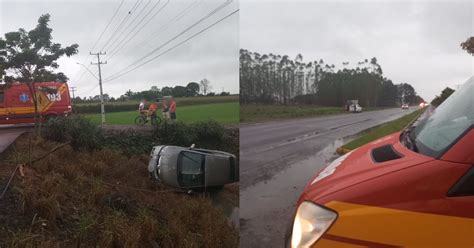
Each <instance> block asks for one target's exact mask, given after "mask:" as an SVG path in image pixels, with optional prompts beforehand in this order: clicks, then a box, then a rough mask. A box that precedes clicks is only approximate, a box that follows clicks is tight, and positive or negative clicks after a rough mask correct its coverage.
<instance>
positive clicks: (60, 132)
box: [43, 115, 103, 150]
mask: <svg viewBox="0 0 474 248" xmlns="http://www.w3.org/2000/svg"><path fill="white" fill-rule="evenodd" d="M43 137H44V138H46V139H49V140H52V141H56V142H62V143H65V142H71V146H72V147H73V148H74V149H75V150H79V149H86V150H93V149H97V148H100V147H101V144H102V141H103V136H102V132H101V129H100V128H99V127H97V126H96V125H95V124H93V123H92V122H91V121H90V120H88V119H86V118H84V117H82V116H77V115H73V116H70V117H58V118H54V119H51V120H49V121H48V122H47V123H46V124H45V126H44V130H43Z"/></svg>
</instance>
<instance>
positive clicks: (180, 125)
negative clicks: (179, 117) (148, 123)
mask: <svg viewBox="0 0 474 248" xmlns="http://www.w3.org/2000/svg"><path fill="white" fill-rule="evenodd" d="M194 136H195V133H194V132H193V130H192V128H191V127H190V126H189V125H187V124H185V123H184V122H181V121H178V122H167V121H164V122H162V123H161V124H160V125H158V126H157V127H156V129H155V131H154V137H155V138H156V139H158V140H159V143H160V144H167V145H175V146H190V145H191V144H192V143H193V141H194V140H195V138H194Z"/></svg>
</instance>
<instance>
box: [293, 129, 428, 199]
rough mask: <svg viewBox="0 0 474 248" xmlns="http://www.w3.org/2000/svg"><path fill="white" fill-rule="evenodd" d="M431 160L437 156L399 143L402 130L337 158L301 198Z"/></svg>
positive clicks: (329, 192)
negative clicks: (428, 154)
mask: <svg viewBox="0 0 474 248" xmlns="http://www.w3.org/2000/svg"><path fill="white" fill-rule="evenodd" d="M432 160H434V158H431V157H428V156H425V155H422V154H419V153H416V152H413V151H411V150H409V149H407V148H406V147H405V146H404V145H403V144H401V143H400V133H395V134H392V135H389V136H386V137H384V138H381V139H379V140H376V141H374V142H372V143H369V144H367V145H365V146H362V147H360V148H358V149H356V150H354V151H353V152H350V153H349V154H346V155H344V156H342V157H340V158H339V159H336V160H335V161H334V162H333V163H331V164H330V165H328V166H327V167H326V168H324V169H323V170H322V171H320V172H319V173H318V174H317V175H316V176H315V178H313V179H312V180H311V181H310V182H309V183H308V185H307V186H306V188H305V190H304V193H303V195H302V196H301V198H300V201H302V200H303V199H313V200H317V199H319V198H321V197H323V196H327V195H329V194H332V193H335V192H337V191H340V190H343V189H345V188H347V187H350V186H353V185H355V184H358V183H361V182H364V181H367V180H370V179H373V178H376V177H381V176H383V175H385V174H388V173H391V172H394V171H397V170H401V169H405V168H408V167H411V166H416V165H420V164H423V163H426V162H429V161H432Z"/></svg>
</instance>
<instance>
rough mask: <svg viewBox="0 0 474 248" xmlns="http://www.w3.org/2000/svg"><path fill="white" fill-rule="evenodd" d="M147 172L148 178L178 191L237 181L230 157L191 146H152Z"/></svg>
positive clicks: (237, 171) (220, 152)
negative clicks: (178, 189)
mask: <svg viewBox="0 0 474 248" xmlns="http://www.w3.org/2000/svg"><path fill="white" fill-rule="evenodd" d="M148 172H149V173H150V176H151V178H152V179H154V180H156V181H158V182H162V183H165V184H167V185H170V186H173V187H177V188H182V189H193V188H207V187H219V186H223V185H225V184H229V183H233V182H237V181H239V164H238V161H237V158H236V157H235V156H234V155H232V154H230V153H227V152H222V151H215V150H207V149H197V148H192V147H191V148H187V147H181V146H155V147H153V149H152V151H151V158H150V162H149V163H148Z"/></svg>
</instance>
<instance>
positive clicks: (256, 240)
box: [240, 107, 417, 247]
mask: <svg viewBox="0 0 474 248" xmlns="http://www.w3.org/2000/svg"><path fill="white" fill-rule="evenodd" d="M416 109H417V108H414V107H412V108H410V110H402V109H399V108H394V109H386V110H379V111H370V112H363V113H359V114H343V115H336V116H327V117H318V118H308V119H299V120H284V121H274V122H268V123H261V124H251V125H244V126H241V127H240V179H241V180H240V247H283V244H284V234H285V230H286V227H287V225H288V223H289V221H290V218H291V215H292V214H293V211H294V210H293V209H294V203H295V202H296V200H297V198H298V196H299V195H300V193H301V192H302V190H303V188H304V186H305V185H306V183H307V182H308V181H309V180H310V179H311V178H312V177H313V176H314V174H315V172H316V171H318V170H319V169H320V168H321V167H322V166H324V165H325V164H326V163H327V162H328V161H331V160H333V159H334V158H335V157H336V155H335V153H334V152H335V150H336V148H337V147H339V146H341V145H343V144H345V143H346V142H347V141H348V140H350V139H351V136H352V137H353V136H354V135H356V134H357V133H359V132H360V131H363V130H365V129H367V128H370V127H374V126H377V125H380V124H382V123H384V122H388V121H391V120H395V119H397V118H400V117H401V116H403V115H406V114H408V113H411V112H413V111H415V110H416Z"/></svg>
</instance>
